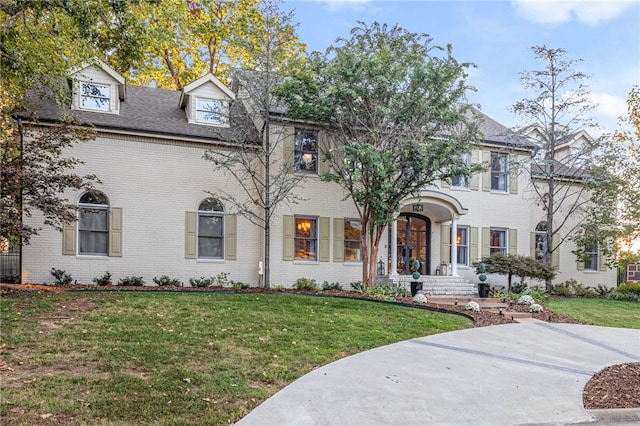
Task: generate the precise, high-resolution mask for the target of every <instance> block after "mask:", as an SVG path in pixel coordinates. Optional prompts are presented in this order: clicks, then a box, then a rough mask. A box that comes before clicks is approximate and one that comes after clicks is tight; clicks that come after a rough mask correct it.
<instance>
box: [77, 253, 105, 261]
mask: <svg viewBox="0 0 640 426" xmlns="http://www.w3.org/2000/svg"><path fill="white" fill-rule="evenodd" d="M76 259H80V260H108V259H109V255H106V254H78V255H76Z"/></svg>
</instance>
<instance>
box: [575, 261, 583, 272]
mask: <svg viewBox="0 0 640 426" xmlns="http://www.w3.org/2000/svg"><path fill="white" fill-rule="evenodd" d="M576 268H577V269H578V271H584V262H578V263H576Z"/></svg>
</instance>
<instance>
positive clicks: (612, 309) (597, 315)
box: [545, 297, 640, 329]
mask: <svg viewBox="0 0 640 426" xmlns="http://www.w3.org/2000/svg"><path fill="white" fill-rule="evenodd" d="M545 306H546V307H547V308H548V309H550V310H552V311H553V312H556V313H558V314H562V315H565V316H568V317H572V318H576V319H579V320H581V321H586V322H589V323H592V324H595V325H601V326H605V327H623V328H639V329H640V303H636V302H624V301H621V300H610V299H581V298H567V297H561V298H553V299H549V300H548V301H546V302H545Z"/></svg>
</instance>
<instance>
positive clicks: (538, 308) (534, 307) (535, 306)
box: [529, 303, 544, 313]
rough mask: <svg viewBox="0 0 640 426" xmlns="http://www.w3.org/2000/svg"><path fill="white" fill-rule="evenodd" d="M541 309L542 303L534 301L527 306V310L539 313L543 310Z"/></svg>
mask: <svg viewBox="0 0 640 426" xmlns="http://www.w3.org/2000/svg"><path fill="white" fill-rule="evenodd" d="M543 311H544V309H543V308H542V305H538V304H537V303H534V304H532V305H531V306H529V312H532V313H540V312H543Z"/></svg>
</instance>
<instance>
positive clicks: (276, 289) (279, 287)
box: [271, 284, 285, 291]
mask: <svg viewBox="0 0 640 426" xmlns="http://www.w3.org/2000/svg"><path fill="white" fill-rule="evenodd" d="M271 288H272V289H273V290H275V291H285V288H284V286H283V285H282V284H276V285H274V286H272V287H271Z"/></svg>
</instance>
